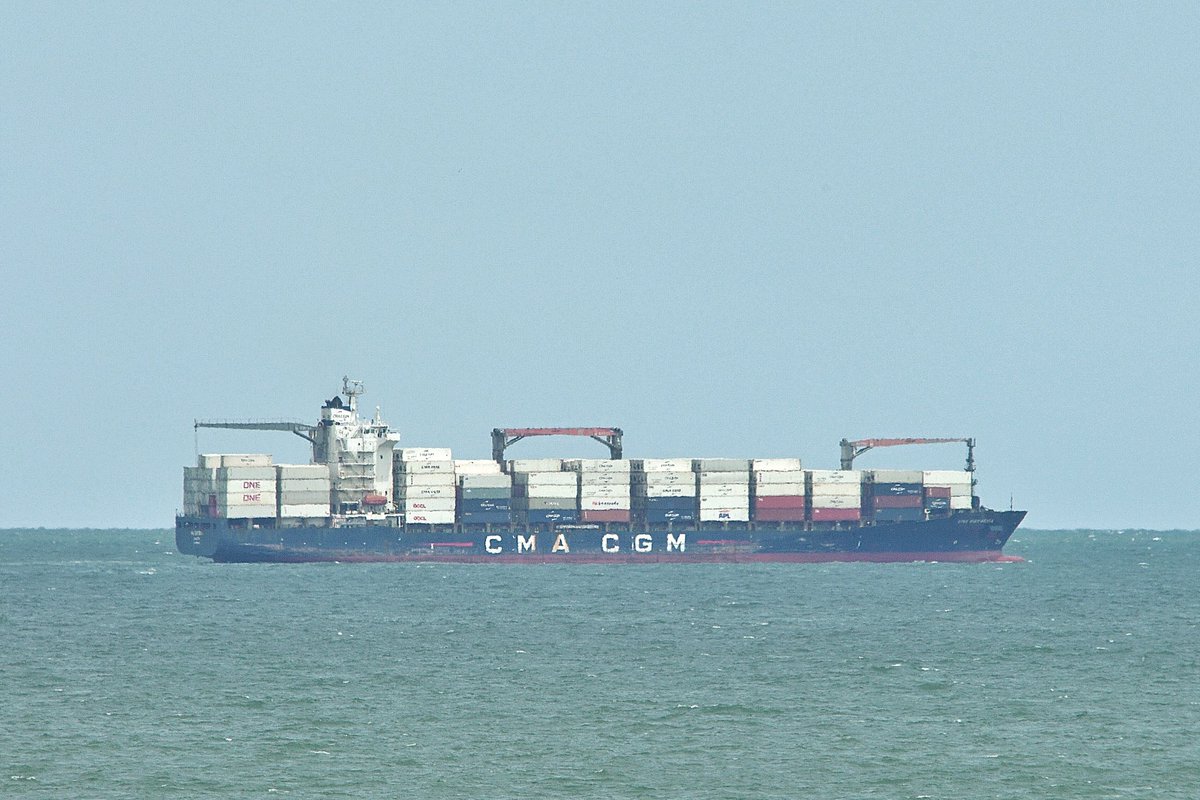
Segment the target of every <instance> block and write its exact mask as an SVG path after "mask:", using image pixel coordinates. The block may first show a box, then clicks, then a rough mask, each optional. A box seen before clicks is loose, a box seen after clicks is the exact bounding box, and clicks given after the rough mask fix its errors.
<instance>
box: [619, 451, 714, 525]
mask: <svg viewBox="0 0 1200 800" xmlns="http://www.w3.org/2000/svg"><path fill="white" fill-rule="evenodd" d="M629 464H630V499H631V509H632V512H633V515H634V516H635V517H636V518H637V520H638V522H645V523H646V524H648V525H662V524H667V525H674V524H678V523H692V522H695V521H696V514H697V511H698V510H699V509H698V508H697V505H696V502H697V501H696V496H697V495H696V492H697V489H696V473H694V472H692V462H691V460H690V459H683V458H641V459H634V460H632V461H630V462H629Z"/></svg>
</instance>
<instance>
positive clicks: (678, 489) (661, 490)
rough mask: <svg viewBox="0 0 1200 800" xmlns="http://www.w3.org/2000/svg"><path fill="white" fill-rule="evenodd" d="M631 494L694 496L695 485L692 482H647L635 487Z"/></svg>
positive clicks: (641, 495) (639, 495)
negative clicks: (657, 483) (651, 483)
mask: <svg viewBox="0 0 1200 800" xmlns="http://www.w3.org/2000/svg"><path fill="white" fill-rule="evenodd" d="M632 494H633V495H634V496H637V497H695V496H696V485H695V484H693V483H688V484H683V483H676V484H667V485H665V486H652V485H649V484H647V485H645V486H639V487H636V488H635V489H634V490H633V493H632Z"/></svg>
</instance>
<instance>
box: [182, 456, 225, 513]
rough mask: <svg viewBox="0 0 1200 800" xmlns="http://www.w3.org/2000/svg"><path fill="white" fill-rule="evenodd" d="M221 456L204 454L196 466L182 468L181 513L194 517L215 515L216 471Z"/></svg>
mask: <svg viewBox="0 0 1200 800" xmlns="http://www.w3.org/2000/svg"><path fill="white" fill-rule="evenodd" d="M220 466H221V456H219V455H215V454H210V453H205V454H203V455H201V456H200V457H199V458H198V459H197V460H196V466H194V467H184V468H183V513H184V514H186V515H188V516H196V517H215V516H216V515H217V469H218V468H219V467H220Z"/></svg>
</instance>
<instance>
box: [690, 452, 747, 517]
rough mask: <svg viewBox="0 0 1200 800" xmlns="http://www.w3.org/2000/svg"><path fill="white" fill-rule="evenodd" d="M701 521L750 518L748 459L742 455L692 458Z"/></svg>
mask: <svg viewBox="0 0 1200 800" xmlns="http://www.w3.org/2000/svg"><path fill="white" fill-rule="evenodd" d="M692 471H693V472H695V473H696V490H697V494H698V495H699V498H700V521H701V522H749V521H750V462H749V461H747V460H746V459H742V458H697V459H694V460H693V461H692Z"/></svg>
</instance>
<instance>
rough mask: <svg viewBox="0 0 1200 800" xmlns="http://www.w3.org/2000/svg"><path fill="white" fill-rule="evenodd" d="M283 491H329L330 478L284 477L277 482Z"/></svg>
mask: <svg viewBox="0 0 1200 800" xmlns="http://www.w3.org/2000/svg"><path fill="white" fill-rule="evenodd" d="M275 485H276V486H277V487H279V491H281V492H288V491H292V492H328V491H329V478H327V477H326V478H321V479H319V480H318V479H312V480H309V479H307V478H304V479H298V480H297V479H292V478H284V479H283V480H281V481H279V482H278V483H276V484H275Z"/></svg>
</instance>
